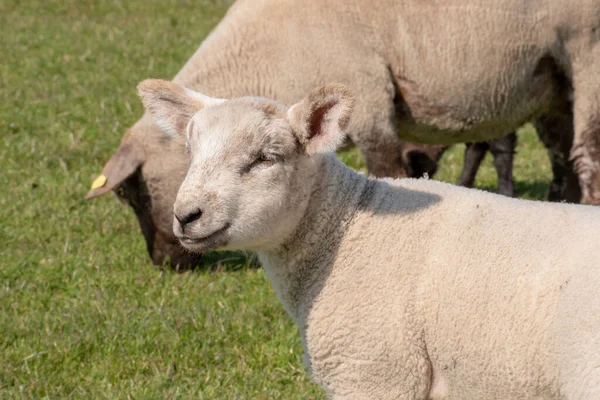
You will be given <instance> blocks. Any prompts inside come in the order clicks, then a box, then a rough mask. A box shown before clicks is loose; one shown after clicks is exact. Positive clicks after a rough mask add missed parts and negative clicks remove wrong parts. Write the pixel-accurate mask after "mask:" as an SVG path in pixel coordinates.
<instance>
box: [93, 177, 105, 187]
mask: <svg viewBox="0 0 600 400" xmlns="http://www.w3.org/2000/svg"><path fill="white" fill-rule="evenodd" d="M104 185H106V177H105V176H104V175H100V176H99V177H97V178H96V179H95V180H94V182H92V189H98V188H101V187H102V186H104Z"/></svg>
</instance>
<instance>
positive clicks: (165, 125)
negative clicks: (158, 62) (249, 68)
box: [137, 79, 226, 137]
mask: <svg viewBox="0 0 600 400" xmlns="http://www.w3.org/2000/svg"><path fill="white" fill-rule="evenodd" d="M137 89H138V94H139V95H140V98H141V99H142V103H144V108H146V110H147V111H148V112H149V113H150V114H151V115H152V117H153V118H154V121H155V122H156V124H157V125H158V126H159V127H160V128H161V129H162V130H163V131H164V132H165V133H167V134H169V135H171V136H175V137H177V136H182V137H185V135H186V132H185V130H186V127H187V125H188V123H189V122H190V119H191V118H192V117H193V116H194V114H196V112H198V110H200V109H201V108H204V107H210V106H212V105H216V104H220V103H223V102H225V101H226V100H223V99H215V98H212V97H208V96H205V95H203V94H202V93H198V92H195V91H193V90H190V89H186V88H184V87H182V86H179V85H178V84H176V83H173V82H169V81H164V80H161V79H146V80H145V81H143V82H141V83H140V84H139V85H138V87H137Z"/></svg>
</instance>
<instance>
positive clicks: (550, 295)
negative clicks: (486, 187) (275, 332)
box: [139, 80, 600, 400]
mask: <svg viewBox="0 0 600 400" xmlns="http://www.w3.org/2000/svg"><path fill="white" fill-rule="evenodd" d="M139 92H140V95H141V97H142V100H143V102H144V105H145V106H146V109H147V110H148V111H149V112H150V113H151V114H152V115H153V117H154V118H155V120H156V122H157V124H158V125H159V126H161V127H162V128H163V129H164V130H165V131H166V132H169V133H170V134H172V135H176V136H182V137H185V138H186V139H187V145H188V148H189V149H190V154H191V163H190V169H189V171H188V174H187V176H186V178H185V180H184V182H183V183H182V185H181V187H180V189H179V192H178V194H177V199H176V201H175V205H174V214H175V218H174V220H173V230H174V233H175V235H176V236H177V237H178V238H179V240H180V242H181V244H182V245H183V246H184V247H186V248H187V249H188V250H190V251H205V250H207V249H216V248H222V249H238V250H254V251H256V252H257V253H258V254H259V257H260V259H261V261H262V263H263V266H264V269H265V271H266V274H267V276H268V277H269V279H270V280H271V282H272V283H273V286H274V288H275V291H276V292H277V295H278V296H279V298H280V299H281V301H282V302H283V304H284V306H285V307H286V309H287V311H288V312H289V314H290V316H291V317H292V318H293V319H294V321H295V322H296V324H298V326H299V328H300V331H301V333H302V337H303V340H304V345H305V348H306V354H307V364H308V366H309V367H310V369H311V372H312V375H313V377H314V378H315V380H316V381H317V382H319V383H320V384H321V385H323V386H324V387H325V388H326V389H328V390H329V391H330V392H331V394H332V395H333V396H334V397H335V398H336V399H349V398H351V399H361V400H362V399H407V400H416V399H428V398H429V399H431V398H433V399H457V400H463V399H557V400H558V399H561V400H565V399H570V400H574V399H585V400H587V399H595V398H598V397H599V396H600V350H599V349H600V298H599V297H598V296H597V292H598V288H599V287H600V268H599V267H600V248H599V247H598V245H597V243H598V237H599V236H600V209H598V208H597V207H591V206H580V205H566V204H552V203H539V202H531V201H524V200H515V199H510V198H507V197H503V196H499V195H495V194H490V193H485V192H480V191H475V190H470V189H465V188H460V187H455V186H452V185H449V184H444V183H440V182H434V181H428V180H410V179H405V180H397V181H394V180H369V179H367V178H366V177H365V176H363V175H360V174H358V173H356V172H354V171H353V170H351V169H350V168H348V167H346V166H344V165H343V164H342V163H341V162H340V161H339V160H337V159H336V158H335V156H334V155H332V154H330V153H327V152H328V151H332V150H334V149H335V147H336V145H339V143H340V142H341V141H342V140H343V137H344V135H343V133H342V130H343V129H344V127H345V126H346V125H347V123H348V121H349V120H350V115H351V109H352V106H353V100H352V96H351V95H350V94H349V92H348V90H347V89H346V88H344V87H342V86H339V85H329V86H325V87H321V88H317V89H315V90H313V91H311V92H310V93H309V94H308V95H307V96H306V97H305V98H304V99H303V100H301V101H300V102H298V103H296V104H294V105H293V106H292V107H290V108H286V107H285V106H284V105H282V104H278V103H276V102H274V101H272V100H267V99H261V98H241V99H234V100H231V101H226V100H222V99H213V98H210V97H207V96H205V95H202V94H200V93H196V92H193V91H191V90H186V89H184V88H182V87H181V86H178V85H176V84H173V83H171V82H166V81H156V80H149V81H145V82H143V83H142V84H140V86H139Z"/></svg>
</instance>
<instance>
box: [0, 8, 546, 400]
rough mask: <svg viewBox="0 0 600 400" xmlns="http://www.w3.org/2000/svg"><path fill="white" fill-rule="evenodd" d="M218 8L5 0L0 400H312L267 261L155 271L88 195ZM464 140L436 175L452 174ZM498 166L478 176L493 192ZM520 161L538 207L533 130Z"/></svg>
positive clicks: (136, 239)
mask: <svg viewBox="0 0 600 400" xmlns="http://www.w3.org/2000/svg"><path fill="white" fill-rule="evenodd" d="M225 3H226V2H225V1H223V2H220V1H209V0H160V1H157V0H127V1H125V0H122V1H120V0H109V1H100V0H29V1H26V2H21V1H17V0H5V1H3V2H0V41H1V42H0V43H2V46H1V47H0V48H1V49H2V57H1V61H0V96H1V100H2V102H1V104H2V106H1V108H0V133H1V136H0V137H1V142H0V171H1V172H0V174H1V175H0V178H1V180H0V182H1V183H2V186H3V190H2V191H1V192H0V246H1V247H0V260H1V261H0V398H1V399H11V398H27V399H29V398H49V399H68V398H78V399H79V398H93V399H102V398H108V399H113V398H115V399H117V398H118V399H121V398H122V399H128V398H131V399H175V398H201V399H230V398H236V399H305V398H322V393H321V392H320V391H319V389H318V388H316V387H315V386H314V385H312V384H311V383H310V381H309V379H308V377H307V375H306V374H305V372H304V370H303V367H302V364H301V348H300V344H299V338H298V335H297V330H296V328H295V327H294V326H293V325H292V324H291V322H290V321H289V320H288V318H287V317H286V315H285V313H284V312H283V310H282V308H281V306H280V305H279V303H278V301H277V300H276V298H275V296H274V294H273V292H272V290H271V287H270V286H269V284H268V282H267V281H266V279H265V277H264V275H263V273H262V271H261V270H260V269H253V268H250V267H249V266H248V265H249V262H248V261H247V260H246V259H244V258H243V257H241V256H235V255H234V256H232V255H231V254H228V255H227V256H226V257H227V258H226V259H225V260H222V261H221V262H219V261H215V262H214V263H213V264H211V265H209V266H208V268H207V269H205V270H201V271H196V272H193V273H184V274H176V273H172V272H168V271H167V272H165V271H160V270H159V269H157V268H155V267H154V266H152V265H151V263H150V261H149V258H148V256H147V254H146V250H145V244H144V242H143V238H142V235H141V234H140V232H139V228H138V225H137V221H136V219H135V217H134V214H133V212H132V211H131V210H130V209H128V208H126V207H125V206H122V205H121V204H120V203H119V202H118V201H117V200H116V199H115V198H113V197H112V196H107V197H106V198H101V199H97V200H96V201H92V202H84V201H83V196H84V195H85V193H86V192H87V190H88V187H89V184H90V182H91V179H92V178H93V177H94V176H96V175H97V174H98V173H99V172H100V170H101V168H102V165H103V164H104V162H105V161H106V160H107V159H108V158H109V157H110V155H111V154H112V152H113V151H114V149H116V147H117V146H118V143H119V141H120V137H121V135H122V134H123V132H124V129H125V128H126V127H127V126H129V125H130V124H132V123H133V122H134V121H135V120H136V119H137V118H139V116H140V115H141V111H142V107H141V104H140V103H139V101H138V100H137V96H136V94H135V86H136V84H137V83H138V82H139V81H140V80H142V79H145V78H148V77H154V78H170V77H172V76H173V75H174V74H175V73H176V72H177V71H178V70H179V69H180V68H181V66H182V65H183V63H184V62H185V60H186V59H187V58H188V57H189V56H191V54H192V53H193V51H194V50H195V49H196V47H197V46H198V45H199V44H200V42H201V41H202V39H203V38H204V37H205V36H206V35H207V34H208V32H209V31H210V30H211V29H212V27H213V26H214V25H215V24H216V23H217V22H218V21H219V19H220V18H221V17H222V15H223V14H224V12H225V10H226V4H225ZM463 148H464V147H463V146H456V147H455V148H454V149H453V150H452V151H450V152H448V153H447V154H446V156H445V158H444V161H443V163H442V168H441V171H440V173H439V175H438V176H437V178H439V179H443V180H448V181H455V180H456V178H457V177H458V175H459V173H460V169H461V164H462V151H463ZM341 156H342V157H343V159H344V160H345V161H346V162H347V163H349V164H350V165H351V166H354V167H360V166H361V161H360V158H359V157H358V155H357V153H356V152H355V151H354V152H352V151H351V152H348V153H345V154H343V155H341ZM490 164H491V163H490V160H489V159H487V160H486V162H485V165H484V167H483V168H482V170H481V171H480V174H479V177H478V181H477V185H478V187H480V188H485V189H490V190H493V189H494V188H495V173H494V171H493V169H492V168H491V165H490ZM515 169H516V179H517V189H518V191H519V193H520V194H521V195H522V196H523V197H527V198H533V199H541V198H542V197H543V194H544V192H545V190H546V186H547V182H548V179H549V176H550V175H549V166H548V162H547V159H546V155H545V153H544V151H543V149H542V148H541V146H540V145H539V143H538V142H537V139H536V137H535V135H534V133H533V132H532V131H531V129H525V130H523V131H522V132H521V133H520V144H519V148H518V155H517V159H516V166H515ZM212 258H213V259H214V260H218V256H213V257H212Z"/></svg>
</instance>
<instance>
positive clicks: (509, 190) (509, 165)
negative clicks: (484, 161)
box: [490, 132, 517, 197]
mask: <svg viewBox="0 0 600 400" xmlns="http://www.w3.org/2000/svg"><path fill="white" fill-rule="evenodd" d="M516 147H517V134H516V133H514V132H513V133H511V134H509V135H506V136H503V137H501V138H497V139H492V140H490V152H491V153H492V155H493V156H494V167H495V168H496V174H497V175H498V193H499V194H502V195H504V196H508V197H515V196H516V193H515V182H514V180H513V159H514V155H515V148H516Z"/></svg>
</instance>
